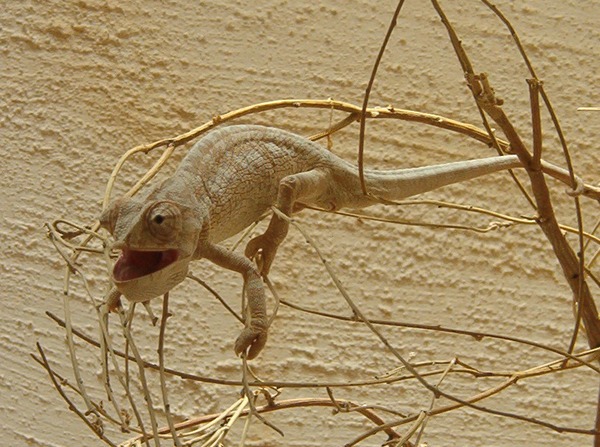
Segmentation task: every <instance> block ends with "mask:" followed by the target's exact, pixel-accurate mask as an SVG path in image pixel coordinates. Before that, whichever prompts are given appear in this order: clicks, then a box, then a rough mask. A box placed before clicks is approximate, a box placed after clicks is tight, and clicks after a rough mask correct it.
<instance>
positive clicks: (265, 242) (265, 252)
mask: <svg viewBox="0 0 600 447" xmlns="http://www.w3.org/2000/svg"><path fill="white" fill-rule="evenodd" d="M277 246H278V244H276V243H275V242H274V240H273V239H272V238H270V237H268V235H267V234H266V233H265V234H261V235H260V236H256V237H255V238H252V239H250V241H249V242H248V244H247V245H246V249H245V251H244V254H245V255H246V257H248V258H250V259H254V258H255V257H256V255H257V254H259V252H260V255H261V261H262V266H261V268H260V270H261V273H262V274H263V275H267V274H268V273H269V270H270V269H271V264H273V260H274V259H275V254H276V253H277Z"/></svg>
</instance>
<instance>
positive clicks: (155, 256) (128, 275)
mask: <svg viewBox="0 0 600 447" xmlns="http://www.w3.org/2000/svg"><path fill="white" fill-rule="evenodd" d="M178 258H179V253H178V251H177V250H175V249H170V250H163V251H150V250H148V251H146V250H132V249H129V248H123V250H122V252H121V256H119V259H118V260H117V262H116V263H115V266H114V268H113V279H114V280H115V281H117V282H124V281H131V280H133V279H136V278H141V277H142V276H147V275H150V274H152V273H155V272H158V271H159V270H162V269H164V268H165V267H167V266H169V265H171V264H173V263H174V262H175V261H177V259H178Z"/></svg>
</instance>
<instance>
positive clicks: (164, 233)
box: [100, 125, 564, 358]
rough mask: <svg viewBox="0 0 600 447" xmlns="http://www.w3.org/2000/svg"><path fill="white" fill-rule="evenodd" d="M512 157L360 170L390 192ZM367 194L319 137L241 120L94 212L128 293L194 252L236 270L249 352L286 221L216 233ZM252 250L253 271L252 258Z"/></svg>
mask: <svg viewBox="0 0 600 447" xmlns="http://www.w3.org/2000/svg"><path fill="white" fill-rule="evenodd" d="M519 166H521V164H520V163H519V161H518V159H517V157H516V156H512V155H510V156H499V157H490V158H484V159H478V160H470V161H460V162H455V163H448V164H442V165H434V166H426V167H421V168H408V169H400V170H393V171H373V170H365V171H364V174H365V181H366V184H367V188H368V190H369V192H370V193H371V194H372V195H374V196H378V197H381V198H382V199H387V200H399V199H404V198H407V197H410V196H413V195H416V194H420V193H424V192H427V191H431V190H433V189H436V188H439V187H442V186H444V185H448V184H452V183H457V182H462V181H465V180H469V179H471V178H474V177H478V176H481V175H485V174H489V173H492V172H496V171H500V170H504V169H510V168H516V167H519ZM556 169H558V170H560V168H556ZM563 175H564V173H563ZM375 203H379V202H378V201H377V199H375V198H373V197H369V196H366V195H364V194H363V192H362V189H361V185H360V180H359V174H358V168H357V167H356V166H353V165H352V164H350V163H348V162H346V161H344V160H342V159H341V158H339V157H337V156H336V155H334V154H332V153H331V152H329V151H328V150H326V149H325V148H323V147H322V146H320V145H319V144H317V143H314V142H312V141H310V140H308V139H306V138H304V137H301V136H298V135H295V134H292V133H289V132H286V131H284V130H281V129H276V128H270V127H262V126H246V125H240V126H230V127H225V128H222V129H219V130H215V131H213V132H210V133H209V134H207V135H206V136H205V137H203V138H202V139H201V140H199V141H198V142H197V143H196V144H195V145H194V147H193V148H192V149H191V150H190V151H189V153H188V154H187V155H186V157H185V158H184V159H183V161H182V162H181V164H180V166H179V167H178V169H177V170H176V172H175V173H174V175H172V176H171V177H170V178H168V179H166V180H165V181H163V182H162V183H160V184H158V185H157V186H155V187H151V188H150V187H149V188H146V189H145V190H142V191H141V192H140V193H139V194H137V195H136V196H134V197H124V198H121V199H117V200H115V201H114V202H112V203H111V205H110V206H109V207H108V208H107V209H106V210H105V211H104V213H103V214H102V216H101V218H100V222H101V225H102V226H103V227H105V228H106V229H108V230H109V232H110V233H111V234H112V236H113V237H114V240H115V243H114V248H116V249H120V250H121V255H120V257H119V258H118V260H117V261H116V263H115V265H114V267H113V271H112V279H113V281H114V283H115V285H116V288H117V289H118V291H119V292H121V293H122V294H123V295H125V297H126V298H128V299H129V300H132V301H147V300H149V299H151V298H154V297H156V296H159V295H161V294H164V293H166V292H168V291H169V290H170V289H172V288H173V287H174V286H175V285H177V284H178V283H180V282H181V281H183V279H184V278H185V276H186V274H187V271H188V265H189V263H190V262H191V261H193V260H196V259H200V258H206V259H208V260H209V261H211V262H213V263H215V264H217V265H219V266H221V267H224V268H227V269H230V270H233V271H236V272H239V273H240V274H242V276H243V279H244V288H245V291H246V296H247V301H248V316H247V318H246V326H245V328H244V329H243V331H242V332H241V334H240V336H239V337H238V338H237V340H236V343H235V352H236V353H237V354H240V353H243V352H245V353H246V355H247V357H248V358H253V357H255V356H256V355H257V354H258V353H259V352H260V350H261V349H262V348H263V347H264V345H265V342H266V339H267V312H266V304H265V293H264V288H263V283H262V280H261V274H267V273H268V271H269V268H270V266H271V263H272V262H273V258H274V256H275V253H276V251H277V247H278V246H279V244H280V243H281V242H282V241H283V239H284V238H285V236H286V234H287V230H288V223H287V222H286V221H284V220H283V219H281V218H278V217H277V216H276V215H274V216H273V217H272V219H271V222H270V223H269V226H268V228H267V230H266V231H265V233H264V234H262V235H260V236H258V237H256V238H254V239H252V240H251V241H250V242H249V243H248V245H247V247H246V251H245V256H244V255H241V254H238V253H235V252H231V251H229V250H227V249H225V248H223V247H222V246H220V245H219V242H221V241H223V240H225V239H227V238H229V237H231V236H233V235H235V234H237V233H239V232H240V231H241V230H243V229H244V228H246V227H248V226H249V225H251V224H252V223H254V222H255V221H257V220H258V219H260V218H261V217H262V216H263V215H264V214H265V213H266V212H268V211H269V210H270V207H271V206H276V207H278V208H279V209H280V210H281V211H282V212H283V213H285V214H286V215H288V216H289V215H291V214H292V213H293V212H295V211H298V210H300V209H302V207H303V206H307V205H310V206H316V207H319V208H324V209H329V210H337V209H340V208H345V207H348V208H363V207H367V206H370V205H373V204H375ZM258 253H260V254H261V255H262V261H263V264H262V270H261V271H259V270H258V269H257V267H256V266H255V264H254V263H253V262H252V261H251V259H252V258H253V257H255V256H256V255H257V254H258Z"/></svg>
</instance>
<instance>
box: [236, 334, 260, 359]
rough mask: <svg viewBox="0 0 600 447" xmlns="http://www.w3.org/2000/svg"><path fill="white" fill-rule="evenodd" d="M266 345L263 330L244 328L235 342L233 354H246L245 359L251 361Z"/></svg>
mask: <svg viewBox="0 0 600 447" xmlns="http://www.w3.org/2000/svg"><path fill="white" fill-rule="evenodd" d="M266 343H267V331H266V330H264V329H254V328H251V327H247V328H244V330H243V331H242V332H241V333H240V335H239V337H238V338H237V340H236V341H235V346H234V350H235V354H236V355H237V356H240V355H242V354H243V353H246V358H247V359H248V360H252V359H253V358H255V357H256V356H257V355H258V354H259V353H260V351H262V349H263V348H264V347H265V345H266Z"/></svg>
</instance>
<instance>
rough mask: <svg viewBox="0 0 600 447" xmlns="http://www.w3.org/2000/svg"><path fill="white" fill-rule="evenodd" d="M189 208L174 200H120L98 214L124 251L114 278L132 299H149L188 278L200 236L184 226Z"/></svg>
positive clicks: (119, 247) (116, 243) (117, 246)
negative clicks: (189, 266)
mask: <svg viewBox="0 0 600 447" xmlns="http://www.w3.org/2000/svg"><path fill="white" fill-rule="evenodd" d="M187 212H188V210H187V209H186V208H185V207H183V206H181V205H180V204H178V203H176V202H174V201H170V200H157V201H153V202H151V203H150V204H145V203H144V202H143V201H137V200H134V199H120V200H117V201H115V202H114V203H112V204H111V206H109V207H108V209H107V210H106V211H105V212H104V213H103V214H102V216H101V217H100V223H101V225H102V226H103V227H104V228H106V229H107V230H108V231H109V232H110V233H111V234H112V235H113V237H114V239H115V243H114V245H113V248H116V249H120V250H121V254H120V256H119V258H118V259H117V261H116V262H115V264H114V266H113V269H112V279H113V281H114V283H115V286H116V288H117V289H118V290H119V291H120V292H121V293H122V294H123V295H125V297H126V298H127V299H129V300H130V301H136V302H139V301H148V300H150V299H152V298H154V297H157V296H159V295H162V294H165V293H167V292H168V291H169V290H171V289H172V288H173V287H175V286H176V285H177V284H179V283H180V282H181V281H183V280H184V279H185V277H186V275H187V272H188V264H189V262H190V260H191V258H192V255H193V253H194V249H195V235H196V234H197V231H195V230H196V229H195V228H191V229H190V228H186V219H185V217H186V213H187ZM188 220H189V219H188Z"/></svg>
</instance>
